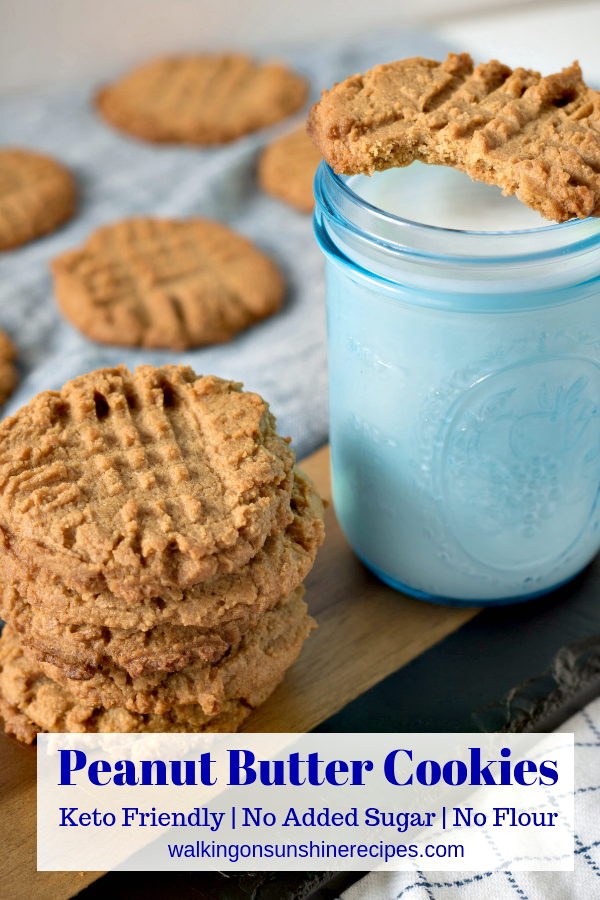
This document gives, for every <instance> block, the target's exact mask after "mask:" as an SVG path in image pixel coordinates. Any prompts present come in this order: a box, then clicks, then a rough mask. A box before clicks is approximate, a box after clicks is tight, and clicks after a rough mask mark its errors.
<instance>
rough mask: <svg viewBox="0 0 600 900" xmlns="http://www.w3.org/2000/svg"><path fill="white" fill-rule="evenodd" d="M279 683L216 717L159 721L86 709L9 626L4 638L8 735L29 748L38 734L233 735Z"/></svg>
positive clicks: (3, 706) (1, 679)
mask: <svg viewBox="0 0 600 900" xmlns="http://www.w3.org/2000/svg"><path fill="white" fill-rule="evenodd" d="M277 684H278V682H274V683H272V684H269V685H267V686H266V687H264V688H263V689H262V690H260V691H256V692H255V693H253V694H251V695H250V696H248V697H244V698H239V699H236V700H228V701H226V702H225V703H224V704H223V707H222V710H221V712H220V713H218V714H217V715H216V716H208V715H206V713H204V712H203V711H202V707H201V706H198V705H197V704H189V705H187V706H174V707H173V708H172V709H170V710H169V711H168V712H166V713H163V714H162V715H159V714H157V713H149V714H146V715H143V714H140V713H135V712H130V711H129V710H127V709H122V708H118V707H113V708H112V709H103V708H102V707H93V706H88V705H86V704H85V703H82V702H81V700H79V699H78V698H77V697H75V696H73V694H70V693H69V691H68V690H66V689H65V688H64V687H62V685H59V684H56V682H55V681H52V680H51V679H50V678H48V677H47V676H46V675H44V674H43V672H41V671H40V669H39V668H38V667H37V666H36V665H35V663H32V662H31V660H28V659H26V657H25V656H24V655H23V650H22V648H21V646H20V644H19V641H18V638H17V636H16V634H15V632H14V631H13V630H12V629H11V627H10V625H6V626H5V627H4V630H3V632H2V636H1V637H0V715H2V717H3V719H4V729H5V731H6V733H7V734H14V735H15V737H16V738H18V740H20V741H23V742H24V743H25V744H31V743H32V742H33V741H34V740H35V737H36V735H37V734H39V733H40V732H42V733H44V732H53V733H61V732H66V733H70V734H101V733H104V734H123V733H126V734H133V733H136V734H137V733H143V734H156V733H160V734H163V733H174V732H175V733H190V732H191V733H193V732H234V731H237V729H238V728H239V727H240V725H241V724H242V722H244V721H245V720H246V719H247V718H248V716H249V715H250V713H251V712H252V710H253V709H255V708H256V707H257V706H260V704H261V703H264V701H265V700H266V699H267V697H269V695H270V694H271V693H272V692H273V691H274V690H275V688H276V687H277Z"/></svg>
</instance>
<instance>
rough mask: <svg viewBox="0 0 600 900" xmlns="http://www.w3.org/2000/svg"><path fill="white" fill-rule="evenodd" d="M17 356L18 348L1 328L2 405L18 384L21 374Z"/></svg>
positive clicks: (0, 370) (0, 400)
mask: <svg viewBox="0 0 600 900" xmlns="http://www.w3.org/2000/svg"><path fill="white" fill-rule="evenodd" d="M16 356H17V348H16V347H15V345H14V344H13V342H12V341H11V339H10V338H9V336H8V335H7V334H5V333H4V332H3V331H2V329H0V406H2V405H3V404H4V403H6V401H7V400H8V398H9V397H10V395H11V394H12V392H13V391H14V389H15V388H16V386H17V381H18V380H19V376H18V374H17V369H16V367H15V365H14V361H15V359H16Z"/></svg>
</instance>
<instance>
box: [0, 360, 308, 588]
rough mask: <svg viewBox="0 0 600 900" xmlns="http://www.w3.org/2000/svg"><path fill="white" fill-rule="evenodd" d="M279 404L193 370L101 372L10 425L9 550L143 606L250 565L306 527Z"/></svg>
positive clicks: (39, 401)
mask: <svg viewBox="0 0 600 900" xmlns="http://www.w3.org/2000/svg"><path fill="white" fill-rule="evenodd" d="M293 464H294V454H293V451H292V450H291V449H290V448H289V446H288V442H287V441H286V440H284V439H283V438H281V437H279V435H277V434H276V432H275V420H274V418H273V416H272V415H271V413H270V412H269V408H268V405H267V404H266V403H265V402H264V401H263V400H262V399H261V397H259V396H258V394H253V393H250V392H244V391H242V390H241V386H240V385H238V384H235V383H233V382H230V381H223V380H222V379H219V378H215V377H213V376H204V377H198V376H196V375H195V374H194V372H193V371H192V370H191V369H190V368H189V367H187V366H164V367H162V368H154V367H152V366H140V367H139V368H138V369H137V370H136V372H135V374H132V373H131V372H129V371H128V370H127V369H126V368H125V366H118V367H117V368H115V369H100V370H98V371H96V372H91V373H89V374H88V375H83V376H81V377H80V378H77V379H75V380H74V381H70V382H68V383H67V384H66V385H65V386H64V387H63V389H62V390H61V391H45V392H43V393H41V394H38V396H37V397H34V399H33V400H32V401H31V402H30V403H29V404H28V405H27V406H24V407H23V408H22V409H20V410H19V411H18V412H17V413H16V414H15V415H14V416H11V417H9V418H7V419H5V420H4V421H3V422H2V423H1V424H0V527H1V529H2V532H3V540H4V542H5V546H6V547H7V548H8V549H10V550H11V552H13V553H14V554H15V555H16V556H17V557H20V558H21V559H23V560H24V561H25V562H27V561H28V560H29V561H30V562H32V563H33V564H34V565H36V566H38V567H39V568H40V570H41V571H47V572H49V573H51V574H54V575H56V576H57V577H58V578H60V579H62V580H63V581H64V583H65V584H66V585H67V586H68V587H70V588H71V589H73V590H75V591H79V592H81V591H85V590H88V591H96V592H98V593H100V592H102V591H104V590H106V589H107V588H108V590H110V591H111V592H112V593H113V594H115V595H116V596H117V597H120V598H122V599H124V600H127V601H128V602H130V603H139V602H141V601H143V599H144V598H145V597H159V596H160V595H161V594H162V593H163V592H164V591H165V590H167V589H169V588H184V587H189V586H191V585H193V584H197V583H199V582H201V581H204V580H206V579H207V578H211V577H212V576H213V575H215V574H217V573H219V572H232V571H234V570H235V569H236V568H239V567H240V566H242V565H245V564H246V563H247V562H248V560H249V559H251V558H252V556H254V555H255V554H256V553H257V552H258V551H259V550H260V548H261V547H262V546H263V544H264V543H265V540H266V539H267V537H268V536H269V535H271V534H277V533H278V532H279V531H281V530H283V529H284V528H285V527H286V526H287V525H288V524H289V523H290V522H291V521H292V518H293V515H292V511H291V508H290V498H291V491H292V483H293V471H292V470H293Z"/></svg>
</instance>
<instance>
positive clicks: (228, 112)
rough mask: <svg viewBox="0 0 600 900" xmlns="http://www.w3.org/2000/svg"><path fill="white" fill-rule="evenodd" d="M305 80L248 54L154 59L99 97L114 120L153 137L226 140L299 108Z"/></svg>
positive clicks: (186, 140)
mask: <svg viewBox="0 0 600 900" xmlns="http://www.w3.org/2000/svg"><path fill="white" fill-rule="evenodd" d="M306 94H307V85H306V82H305V81H304V79H303V78H301V77H299V76H298V75H296V74H295V73H293V72H291V71H290V70H289V69H287V68H286V67H285V66H283V65H281V64H279V63H264V64H258V63H255V62H253V61H252V60H251V59H249V58H248V57H246V56H244V55H243V54H221V55H212V56H182V57H169V58H163V59H157V60H152V61H151V62H149V63H145V64H144V65H142V66H140V67H139V68H137V69H134V70H133V71H132V72H130V73H129V74H128V75H125V77H124V78H122V79H121V80H120V81H118V82H116V83H115V84H113V85H110V86H108V87H106V88H105V89H104V90H102V91H101V92H100V94H99V95H98V99H97V103H98V109H99V111H100V112H101V114H102V115H103V116H104V117H105V118H106V119H107V120H108V121H109V122H111V124H113V125H115V126H116V127H117V128H120V129H122V130H123V131H126V132H127V133H129V134H133V135H136V136H137V137H141V138H144V139H146V140H149V141H167V142H182V143H192V144H221V143H225V142H227V141H231V140H234V139H235V138H238V137H240V136H241V135H243V134H247V133H248V132H251V131H255V130H256V129H258V128H265V127H266V126H268V125H273V124H274V123H275V122H279V121H280V119H283V118H285V117H286V116H289V115H291V114H292V113H294V112H296V111H297V110H298V109H300V107H301V106H302V104H303V103H304V101H305V99H306Z"/></svg>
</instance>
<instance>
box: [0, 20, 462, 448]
mask: <svg viewBox="0 0 600 900" xmlns="http://www.w3.org/2000/svg"><path fill="white" fill-rule="evenodd" d="M166 49H168V48H166ZM445 53H446V48H445V47H444V46H443V45H441V44H440V42H439V41H437V40H436V39H434V38H433V37H431V36H430V35H429V34H428V33H426V32H417V31H415V32H410V31H409V32H407V31H406V30H398V31H397V32H396V33H390V32H388V33H387V34H386V35H383V36H382V35H371V36H369V37H368V38H364V39H361V40H360V41H355V42H353V43H338V44H332V43H327V44H321V45H315V46H313V47H311V48H307V49H305V50H300V51H299V50H297V49H296V50H295V51H294V52H289V53H281V52H280V53H279V54H269V56H273V55H279V56H280V57H282V58H286V59H287V60H289V62H290V63H291V64H292V65H293V66H294V67H295V68H297V69H298V70H299V71H300V72H302V73H303V74H305V75H306V76H307V77H308V78H309V80H310V82H311V85H312V97H311V101H312V100H315V99H317V98H318V96H319V93H320V90H321V88H323V87H331V85H332V84H333V83H334V81H336V80H337V81H339V80H340V79H342V78H345V77H346V76H347V75H350V74H353V73H354V72H356V71H364V70H365V69H367V68H369V67H370V66H372V65H374V64H376V63H378V62H383V61H388V60H392V59H398V58H401V57H403V56H412V55H425V56H431V57H434V58H436V57H437V58H443V57H444V56H445ZM116 74H117V73H115V72H107V79H110V78H112V77H114V76H115V75H116ZM97 87H98V85H96V84H91V83H89V84H85V85H80V86H78V87H72V88H68V89H64V88H63V89H60V90H56V89H55V90H52V91H47V92H44V91H38V92H37V93H35V94H32V93H26V94H25V93H24V94H20V95H14V96H11V97H5V98H0V145H22V146H27V147H31V148H34V149H39V150H41V151H46V152H48V153H50V154H53V155H54V156H56V157H57V159H59V160H62V161H63V162H64V163H65V164H66V165H67V166H69V167H70V168H71V169H72V170H73V171H74V173H75V175H76V176H77V180H78V183H79V190H80V201H79V203H80V206H79V212H78V215H77V216H76V217H75V219H73V221H72V222H70V223H69V224H67V225H66V226H65V227H64V228H62V229H61V230H60V231H58V232H56V233H54V234H52V235H49V236H47V237H45V238H42V239H41V240H38V241H35V242H33V243H31V244H28V245H25V246H24V247H22V248H20V249H17V250H13V251H9V252H6V253H2V254H0V327H2V328H4V329H5V330H6V331H7V332H8V333H9V334H10V336H11V337H12V338H13V339H14V341H15V342H16V344H17V347H18V349H19V360H18V364H19V369H20V372H21V383H20V386H19V388H18V389H17V391H16V392H15V394H14V395H13V397H12V398H11V399H10V400H9V402H8V403H7V405H6V407H5V409H4V412H5V413H6V414H8V413H12V412H14V411H15V410H17V409H18V408H19V407H20V406H22V405H23V404H24V403H27V402H28V401H29V399H30V398H31V397H33V396H34V395H35V394H37V393H38V392H39V391H42V390H45V389H49V388H51V389H59V388H60V387H61V386H62V385H63V384H64V382H65V381H68V380H69V379H70V378H74V377H75V376H77V375H80V374H82V373H84V372H88V371H90V370H92V369H96V368H99V367H101V366H114V365H117V364H118V363H121V362H124V363H126V364H127V366H129V368H134V367H135V366H137V365H140V364H142V363H152V364H154V365H163V364H165V363H179V362H183V363H186V364H189V365H191V366H192V367H193V368H194V369H195V371H196V372H197V373H199V374H209V373H210V374H215V375H220V376H222V377H224V378H233V379H236V380H239V381H243V382H244V383H245V385H246V387H247V388H248V389H251V390H256V391H258V392H259V393H260V394H262V395H263V396H264V398H265V399H266V400H268V401H269V403H270V404H271V407H272V409H273V411H274V413H275V414H276V416H277V418H278V422H279V431H280V432H281V433H282V434H284V435H287V434H289V435H291V436H292V439H293V446H294V448H295V449H296V452H297V454H298V456H299V457H302V456H303V455H305V454H307V453H309V452H311V451H312V450H315V449H316V448H318V447H319V446H320V445H322V444H323V443H324V442H325V441H326V439H327V381H326V351H325V288H324V282H323V260H322V256H321V253H320V250H319V249H318V247H317V244H316V242H315V240H314V237H313V233H312V223H311V220H310V217H309V216H307V215H302V214H300V213H297V212H295V211H294V210H292V209H289V208H288V207H286V206H284V205H283V204H281V203H279V202H277V201H276V200H273V199H271V198H269V197H267V196H265V195H264V194H262V193H261V192H260V191H259V189H258V187H257V184H256V177H255V169H256V158H257V154H258V151H259V149H260V148H261V147H262V146H263V145H264V144H265V143H267V142H268V141H269V140H270V139H272V137H273V136H274V135H277V134H280V133H282V132H284V131H287V130H288V129H289V128H290V124H291V123H290V122H287V123H282V124H281V125H279V126H278V127H277V128H273V129H270V130H268V131H264V132H261V133H259V134H254V135H251V136H250V137H248V138H244V139H242V140H239V141H236V142H234V143H233V144H229V145H226V146H224V147H219V148H215V149H197V148H187V147H185V148H184V147H163V146H159V145H152V144H146V143H143V142H141V141H136V140H133V139H129V138H127V137H126V136H124V135H121V134H119V133H117V132H116V131H113V130H112V129H111V128H109V127H108V126H107V125H105V124H104V123H103V121H102V120H101V119H100V118H99V117H98V116H97V115H96V113H95V111H94V109H93V104H92V97H93V94H94V91H95V89H96V88H97ZM307 109H308V106H307ZM298 121H299V119H298ZM133 214H144V215H158V216H188V215H193V214H196V215H198V214H199V215H202V216H208V217H213V218H216V219H220V220H221V221H224V222H226V223H227V224H229V225H231V226H233V227H234V228H236V229H238V230H239V231H241V232H243V233H244V234H245V235H247V236H248V237H250V238H251V239H252V240H254V241H255V242H256V243H257V244H258V245H259V246H260V247H262V248H263V249H264V250H265V251H267V252H268V253H270V254H271V255H272V256H273V258H274V259H275V260H276V261H277V263H278V264H279V265H280V267H281V268H282V270H283V272H284V274H285V277H286V280H287V284H288V293H287V300H286V304H285V307H284V309H283V311H282V312H281V313H280V314H279V315H277V316H275V317H273V318H271V319H268V320H267V321H265V322H262V323H260V324H258V325H257V326H255V327H253V328H251V329H250V330H248V331H246V332H245V333H244V334H242V335H240V336H239V337H237V338H236V339H235V340H234V341H232V342H231V343H230V344H227V345H221V346H216V347H209V348H205V349H202V350H194V351H191V352H186V353H173V352H164V351H160V352H158V351H148V350H128V349H123V348H118V347H107V346H101V345H98V344H94V343H92V342H91V341H88V340H87V339H86V338H84V337H83V336H82V335H81V334H79V332H78V331H76V329H75V328H73V327H72V326H71V325H70V324H69V323H68V322H66V321H65V320H64V319H63V318H62V317H61V315H60V313H59V312H58V310H57V307H56V305H55V302H54V299H53V295H52V282H51V278H50V274H49V271H48V265H47V264H48V261H49V260H50V259H52V257H53V256H55V255H57V254H59V253H61V252H63V251H64V250H67V249H70V248H72V247H76V246H78V245H79V244H80V243H82V242H83V241H84V240H85V239H86V238H87V236H88V235H89V234H90V232H91V231H92V230H93V229H94V228H96V227H97V226H99V225H103V224H105V223H109V222H113V221H115V220H116V219H119V218H122V217H125V216H130V215H133Z"/></svg>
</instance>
